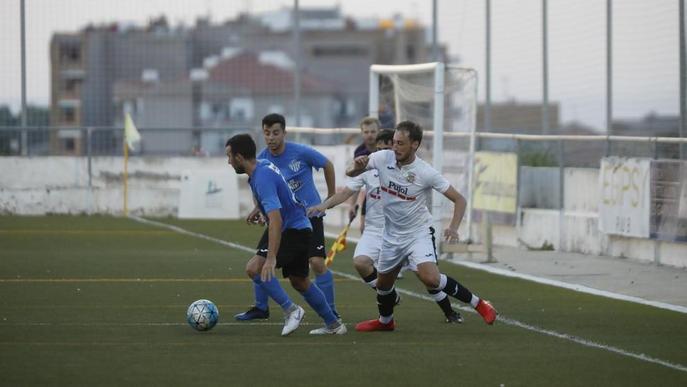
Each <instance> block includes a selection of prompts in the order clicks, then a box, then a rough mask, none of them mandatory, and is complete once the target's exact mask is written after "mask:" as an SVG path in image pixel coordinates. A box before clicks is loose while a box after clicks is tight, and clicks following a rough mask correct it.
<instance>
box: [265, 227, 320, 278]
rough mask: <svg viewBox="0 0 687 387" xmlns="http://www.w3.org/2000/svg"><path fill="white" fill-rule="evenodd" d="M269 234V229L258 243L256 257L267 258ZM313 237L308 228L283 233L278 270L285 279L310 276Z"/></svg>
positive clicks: (292, 229)
mask: <svg viewBox="0 0 687 387" xmlns="http://www.w3.org/2000/svg"><path fill="white" fill-rule="evenodd" d="M268 234H269V231H268V229H265V232H264V233H263V234H262V238H260V242H258V249H257V251H256V252H255V255H259V256H261V257H267V245H268V239H269V235H268ZM311 235H312V231H311V230H310V229H307V228H305V229H301V230H297V229H294V228H287V229H286V230H284V231H283V232H282V233H281V243H280V244H279V251H278V252H277V269H281V272H282V276H283V277H284V278H287V277H289V276H294V277H307V276H308V275H309V274H310V271H309V269H310V265H309V258H310V256H309V255H308V250H309V248H310V239H311Z"/></svg>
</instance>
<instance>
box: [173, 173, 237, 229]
mask: <svg viewBox="0 0 687 387" xmlns="http://www.w3.org/2000/svg"><path fill="white" fill-rule="evenodd" d="M178 216H179V218H182V219H238V218H239V189H238V179H237V176H236V173H234V171H233V170H232V169H231V168H230V167H229V168H223V169H210V170H193V171H190V170H189V171H184V172H183V173H182V174H181V193H180V195H179V212H178Z"/></svg>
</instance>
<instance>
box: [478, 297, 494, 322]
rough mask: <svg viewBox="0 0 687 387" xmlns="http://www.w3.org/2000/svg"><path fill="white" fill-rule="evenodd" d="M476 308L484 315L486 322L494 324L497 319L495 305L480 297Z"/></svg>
mask: <svg viewBox="0 0 687 387" xmlns="http://www.w3.org/2000/svg"><path fill="white" fill-rule="evenodd" d="M475 310H476V311H477V313H479V314H480V316H482V318H483V319H484V322H485V323H487V324H489V325H492V324H493V323H494V321H495V320H496V315H497V313H496V309H494V307H493V306H491V304H490V303H489V301H484V300H481V299H480V300H479V302H478V303H477V307H476V308H475Z"/></svg>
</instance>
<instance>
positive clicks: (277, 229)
mask: <svg viewBox="0 0 687 387" xmlns="http://www.w3.org/2000/svg"><path fill="white" fill-rule="evenodd" d="M267 219H269V226H268V229H267V230H268V231H267V232H268V234H267V257H266V258H265V263H264V264H263V265H262V271H261V272H260V278H261V279H262V281H264V282H267V281H269V280H271V279H272V277H274V275H275V268H276V266H277V251H279V245H280V244H281V222H282V219H281V214H280V213H279V210H278V209H276V210H272V211H270V212H269V213H268V214H267Z"/></svg>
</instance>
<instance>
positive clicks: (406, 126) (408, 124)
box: [396, 121, 422, 143]
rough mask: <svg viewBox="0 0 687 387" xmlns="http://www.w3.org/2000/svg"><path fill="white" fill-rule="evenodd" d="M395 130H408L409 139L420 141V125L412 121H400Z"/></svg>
mask: <svg viewBox="0 0 687 387" xmlns="http://www.w3.org/2000/svg"><path fill="white" fill-rule="evenodd" d="M396 130H403V131H405V132H408V138H410V141H417V142H418V143H422V126H420V125H419V124H416V123H415V122H413V121H401V122H399V123H398V125H396Z"/></svg>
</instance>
